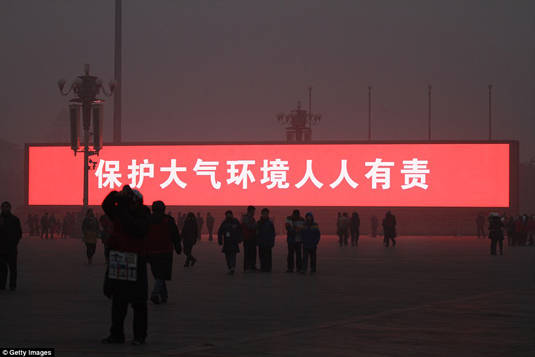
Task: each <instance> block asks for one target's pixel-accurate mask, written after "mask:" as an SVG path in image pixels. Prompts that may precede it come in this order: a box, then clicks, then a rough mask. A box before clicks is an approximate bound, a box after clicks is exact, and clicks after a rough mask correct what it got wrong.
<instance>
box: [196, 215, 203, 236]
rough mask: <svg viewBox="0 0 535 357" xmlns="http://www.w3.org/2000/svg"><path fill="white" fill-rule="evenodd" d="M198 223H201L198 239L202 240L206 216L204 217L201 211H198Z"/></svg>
mask: <svg viewBox="0 0 535 357" xmlns="http://www.w3.org/2000/svg"><path fill="white" fill-rule="evenodd" d="M197 224H198V225H199V230H198V231H197V240H198V241H199V242H200V241H201V238H202V227H203V225H204V218H202V216H201V212H197Z"/></svg>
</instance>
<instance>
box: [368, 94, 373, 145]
mask: <svg viewBox="0 0 535 357" xmlns="http://www.w3.org/2000/svg"><path fill="white" fill-rule="evenodd" d="M371 139H372V86H368V140H371Z"/></svg>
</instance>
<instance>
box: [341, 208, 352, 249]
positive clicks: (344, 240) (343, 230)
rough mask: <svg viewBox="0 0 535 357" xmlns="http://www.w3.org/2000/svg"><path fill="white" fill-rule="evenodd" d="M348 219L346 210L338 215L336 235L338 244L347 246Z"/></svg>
mask: <svg viewBox="0 0 535 357" xmlns="http://www.w3.org/2000/svg"><path fill="white" fill-rule="evenodd" d="M349 228H350V221H349V217H348V216H347V212H344V213H342V215H341V216H340V217H338V237H339V243H340V246H347V241H348V238H349Z"/></svg>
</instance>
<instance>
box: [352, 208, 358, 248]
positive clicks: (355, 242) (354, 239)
mask: <svg viewBox="0 0 535 357" xmlns="http://www.w3.org/2000/svg"><path fill="white" fill-rule="evenodd" d="M350 229H351V246H353V247H356V246H358V245H359V237H360V217H359V214H358V213H357V212H353V214H351V222H350Z"/></svg>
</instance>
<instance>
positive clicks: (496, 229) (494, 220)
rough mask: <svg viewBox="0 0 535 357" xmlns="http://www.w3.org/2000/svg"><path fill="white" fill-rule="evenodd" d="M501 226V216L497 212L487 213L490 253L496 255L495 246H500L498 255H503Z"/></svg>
mask: <svg viewBox="0 0 535 357" xmlns="http://www.w3.org/2000/svg"><path fill="white" fill-rule="evenodd" d="M503 227H504V224H503V222H502V218H501V217H500V215H499V214H497V213H491V214H490V215H489V239H490V254H491V255H496V246H497V245H499V247H500V255H503Z"/></svg>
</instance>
